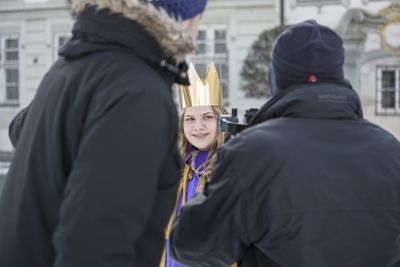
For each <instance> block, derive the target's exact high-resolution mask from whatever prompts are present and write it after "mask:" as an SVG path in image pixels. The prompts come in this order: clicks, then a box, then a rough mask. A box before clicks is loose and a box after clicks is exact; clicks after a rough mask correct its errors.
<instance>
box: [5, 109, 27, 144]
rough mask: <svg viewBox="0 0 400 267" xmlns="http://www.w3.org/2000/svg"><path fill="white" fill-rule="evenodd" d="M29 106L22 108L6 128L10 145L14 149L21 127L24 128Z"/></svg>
mask: <svg viewBox="0 0 400 267" xmlns="http://www.w3.org/2000/svg"><path fill="white" fill-rule="evenodd" d="M28 110H29V106H28V107H26V108H23V109H22V110H21V111H20V112H18V114H17V115H16V116H15V117H14V119H13V120H12V121H11V123H10V126H9V127H8V136H9V138H10V141H11V144H12V145H13V146H14V147H16V146H17V144H18V140H19V136H20V135H21V131H22V127H23V126H24V122H25V118H26V116H27V114H28Z"/></svg>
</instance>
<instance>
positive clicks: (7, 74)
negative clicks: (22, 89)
mask: <svg viewBox="0 0 400 267" xmlns="http://www.w3.org/2000/svg"><path fill="white" fill-rule="evenodd" d="M18 102H19V40H18V37H15V36H9V37H0V104H18Z"/></svg>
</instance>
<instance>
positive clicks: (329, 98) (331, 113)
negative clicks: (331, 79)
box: [249, 83, 363, 126]
mask: <svg viewBox="0 0 400 267" xmlns="http://www.w3.org/2000/svg"><path fill="white" fill-rule="evenodd" d="M282 117H286V118H306V119H332V120H334V119H337V120H346V119H347V120H356V119H361V118H363V113H362V108H361V102H360V99H359V97H358V95H357V93H356V91H354V90H353V88H352V87H351V86H350V85H349V84H345V83H319V84H305V85H298V86H295V87H291V88H288V89H286V90H283V91H281V92H280V93H278V94H277V95H275V96H274V97H273V98H271V99H270V100H269V101H268V102H267V103H265V105H264V106H263V107H261V108H260V110H259V111H258V113H257V114H256V115H255V116H254V118H253V119H252V121H251V122H250V123H249V126H253V125H256V124H258V123H261V122H263V121H266V120H270V119H275V118H282Z"/></svg>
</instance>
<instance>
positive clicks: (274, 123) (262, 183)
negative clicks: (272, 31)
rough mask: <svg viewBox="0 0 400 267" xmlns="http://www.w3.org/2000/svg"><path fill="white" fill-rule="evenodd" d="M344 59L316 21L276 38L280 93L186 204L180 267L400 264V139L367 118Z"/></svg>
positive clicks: (177, 237)
mask: <svg viewBox="0 0 400 267" xmlns="http://www.w3.org/2000/svg"><path fill="white" fill-rule="evenodd" d="M343 61H344V49H343V46H342V40H341V38H340V37H339V36H338V35H337V34H336V33H335V32H334V31H332V30H331V29H329V28H327V27H324V26H321V25H319V24H318V23H316V22H315V21H312V20H311V21H305V22H302V23H299V24H296V25H294V26H292V27H289V28H288V29H287V30H286V31H284V32H283V33H282V34H281V35H280V36H279V37H278V38H277V40H276V41H275V43H274V46H273V52H272V64H271V67H270V69H269V72H270V75H269V76H270V79H269V82H270V84H271V87H272V88H273V90H272V92H273V94H274V95H273V97H272V99H271V100H270V101H268V102H267V103H266V104H265V105H264V106H263V107H262V108H261V109H260V111H259V113H258V114H257V115H256V116H255V118H254V119H253V120H252V122H251V127H250V128H249V129H247V130H245V131H244V132H242V133H241V134H239V135H238V136H237V137H235V138H233V139H232V140H231V141H229V142H228V143H227V144H225V145H224V146H222V147H221V148H220V151H219V154H218V159H217V163H216V165H215V169H214V170H213V173H212V177H213V178H212V180H211V183H210V185H209V187H208V195H207V196H205V195H204V194H198V195H197V196H196V197H195V198H194V199H193V200H192V201H190V202H188V204H187V205H186V206H184V207H183V209H182V212H181V214H180V216H179V217H178V218H177V220H176V221H175V224H174V226H173V230H172V233H171V236H170V245H171V247H172V249H171V251H172V254H173V257H175V259H176V260H177V261H178V262H180V263H182V264H186V265H187V266H191V267H196V266H210V267H211V266H212V267H219V266H221V267H222V266H229V264H231V263H232V262H234V261H236V260H238V261H239V263H240V264H239V266H248V267H257V266H262V267H270V266H273V267H377V266H379V267H387V266H393V267H394V266H396V267H398V266H400V257H399V256H400V247H399V245H400V143H399V141H398V140H396V139H395V137H393V136H392V135H391V134H390V133H388V132H386V131H385V130H383V129H382V128H380V127H378V126H376V125H374V124H372V123H370V122H368V121H367V120H365V119H363V115H362V111H361V105H360V100H359V97H358V96H357V93H356V91H354V90H353V89H352V88H351V86H350V85H349V83H348V82H347V81H346V80H345V78H344V74H343ZM188 226H190V227H188ZM194 228H195V229H197V230H196V231H193V230H192V229H194Z"/></svg>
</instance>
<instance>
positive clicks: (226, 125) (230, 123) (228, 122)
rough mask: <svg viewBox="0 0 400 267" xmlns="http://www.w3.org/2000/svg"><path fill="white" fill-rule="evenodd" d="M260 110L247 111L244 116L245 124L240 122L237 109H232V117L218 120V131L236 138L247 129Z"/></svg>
mask: <svg viewBox="0 0 400 267" xmlns="http://www.w3.org/2000/svg"><path fill="white" fill-rule="evenodd" d="M257 112H258V109H256V108H251V109H248V110H246V111H245V114H244V116H243V123H240V122H239V118H238V115H237V108H232V112H231V114H230V115H221V116H220V117H219V120H218V129H219V131H221V132H226V133H230V134H231V136H235V135H237V134H238V133H240V132H241V131H243V130H244V129H246V128H247V125H248V123H249V122H250V121H251V119H252V118H253V117H254V116H255V115H256V114H257Z"/></svg>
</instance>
